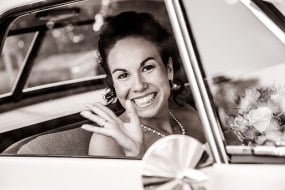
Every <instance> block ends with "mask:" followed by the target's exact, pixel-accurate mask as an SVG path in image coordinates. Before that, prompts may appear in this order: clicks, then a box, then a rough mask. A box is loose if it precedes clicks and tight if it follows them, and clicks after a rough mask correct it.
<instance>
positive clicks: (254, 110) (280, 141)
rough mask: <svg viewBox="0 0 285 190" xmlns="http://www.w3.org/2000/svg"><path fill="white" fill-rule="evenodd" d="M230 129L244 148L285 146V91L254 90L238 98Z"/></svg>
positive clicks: (230, 119) (261, 88)
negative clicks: (270, 145) (249, 146)
mask: <svg viewBox="0 0 285 190" xmlns="http://www.w3.org/2000/svg"><path fill="white" fill-rule="evenodd" d="M237 96H238V97H237V102H236V104H235V106H234V108H233V110H232V112H231V113H230V114H228V115H227V120H226V126H228V127H229V128H230V129H231V130H232V131H233V132H234V133H235V134H236V135H237V137H238V138H239V140H241V141H242V142H243V143H244V144H247V145H248V144H260V145H264V144H274V145H277V146H279V145H285V132H284V131H285V89H284V88H280V87H272V86H270V87H261V86H255V87H251V88H246V89H244V90H243V91H242V93H240V94H237Z"/></svg>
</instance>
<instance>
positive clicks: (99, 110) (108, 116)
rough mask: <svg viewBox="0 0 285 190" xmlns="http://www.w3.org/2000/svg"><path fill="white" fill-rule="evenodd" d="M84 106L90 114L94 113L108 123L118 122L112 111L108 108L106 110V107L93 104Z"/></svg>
mask: <svg viewBox="0 0 285 190" xmlns="http://www.w3.org/2000/svg"><path fill="white" fill-rule="evenodd" d="M86 106H87V107H88V108H89V109H90V110H91V111H92V112H94V113H95V114H97V115H99V116H101V117H102V118H104V119H105V120H108V121H111V120H115V121H117V120H118V118H117V116H116V115H115V113H114V112H113V111H112V110H110V109H109V108H107V107H106V106H104V105H103V104H101V103H95V105H90V104H87V105H86Z"/></svg>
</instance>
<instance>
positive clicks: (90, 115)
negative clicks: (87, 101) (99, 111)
mask: <svg viewBox="0 0 285 190" xmlns="http://www.w3.org/2000/svg"><path fill="white" fill-rule="evenodd" d="M80 115H81V116H82V117H84V118H86V119H89V120H91V121H93V122H95V123H97V124H98V125H99V126H101V127H103V125H104V124H105V123H106V121H107V120H106V119H104V118H102V117H100V116H99V115H95V114H93V113H91V112H90V111H82V112H80Z"/></svg>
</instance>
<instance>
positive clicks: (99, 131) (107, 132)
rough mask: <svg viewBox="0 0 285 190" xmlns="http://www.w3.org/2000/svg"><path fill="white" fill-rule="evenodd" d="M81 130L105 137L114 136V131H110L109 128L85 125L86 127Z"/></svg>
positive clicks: (83, 126)
mask: <svg viewBox="0 0 285 190" xmlns="http://www.w3.org/2000/svg"><path fill="white" fill-rule="evenodd" d="M81 128H82V129H84V130H86V131H90V132H93V133H97V134H101V135H105V136H108V137H112V136H113V133H112V130H111V129H108V128H102V127H96V126H94V125H89V124H84V125H82V126H81Z"/></svg>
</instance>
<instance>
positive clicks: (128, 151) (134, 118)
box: [80, 100, 144, 156]
mask: <svg viewBox="0 0 285 190" xmlns="http://www.w3.org/2000/svg"><path fill="white" fill-rule="evenodd" d="M88 108H89V109H90V110H88V111H82V112H81V113H80V114H81V115H82V116H83V117H85V118H87V119H89V120H91V121H93V122H95V123H97V124H98V125H99V126H100V127H98V126H96V125H90V124H84V125H82V126H81V127H82V128H83V129H85V130H87V131H91V132H94V133H97V134H101V135H105V136H108V137H111V138H113V139H114V140H115V141H116V142H117V144H118V145H119V146H120V147H121V148H122V150H123V151H124V153H125V155H126V156H142V154H143V153H144V145H143V130H142V128H141V127H140V120H139V117H138V115H137V112H136V110H135V108H134V106H133V105H132V103H131V101H129V100H127V101H126V112H127V114H128V116H129V119H130V123H124V122H123V121H122V120H121V119H120V118H118V117H117V116H116V115H115V113H114V112H113V111H112V110H110V109H109V108H107V107H106V106H104V105H103V104H100V103H96V104H95V105H92V106H88Z"/></svg>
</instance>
